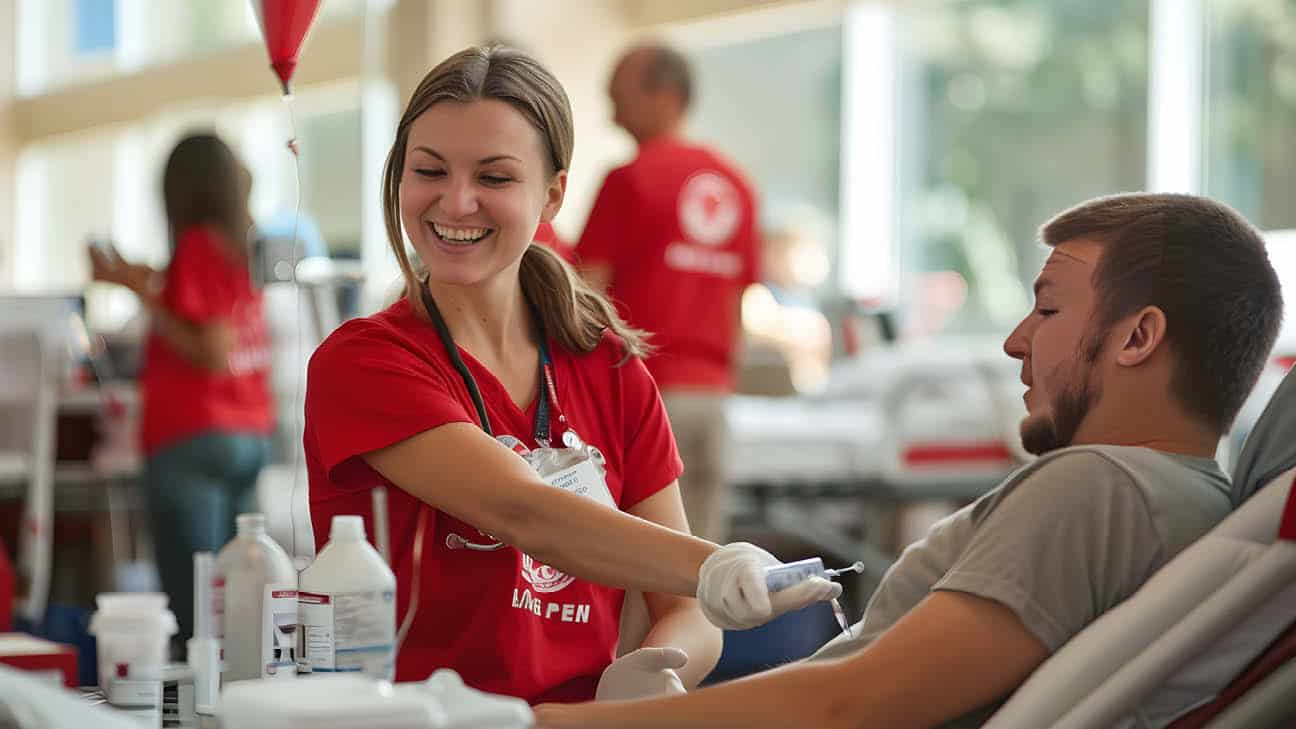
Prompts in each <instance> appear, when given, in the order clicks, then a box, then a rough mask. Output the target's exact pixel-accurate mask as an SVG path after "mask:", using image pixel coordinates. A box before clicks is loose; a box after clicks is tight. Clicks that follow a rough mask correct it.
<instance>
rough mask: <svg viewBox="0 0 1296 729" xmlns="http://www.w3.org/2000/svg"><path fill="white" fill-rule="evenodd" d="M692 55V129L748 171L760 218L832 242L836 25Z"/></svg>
mask: <svg viewBox="0 0 1296 729" xmlns="http://www.w3.org/2000/svg"><path fill="white" fill-rule="evenodd" d="M692 60H693V62H694V64H695V67H696V75H697V85H698V94H697V96H698V98H697V100H696V102H695V108H694V109H693V112H692V114H691V115H690V124H689V127H690V130H691V131H692V132H693V134H694V136H695V137H696V138H698V139H701V140H703V141H705V142H707V143H708V144H711V145H712V146H714V147H715V148H716V149H719V150H721V151H722V152H723V153H724V154H726V155H728V156H729V157H731V158H732V159H734V160H735V161H736V162H737V163H738V165H739V166H740V167H742V169H743V170H744V171H745V172H747V173H748V174H749V175H750V176H751V179H752V180H753V182H754V184H755V185H756V187H757V189H758V190H759V193H760V197H761V205H762V209H763V220H762V221H761V222H762V223H763V224H764V225H766V226H767V227H769V228H780V229H781V228H787V227H791V226H793V225H798V226H804V227H807V228H809V229H812V230H813V231H814V233H815V235H816V236H817V237H818V238H820V240H818V241H816V242H817V244H818V245H821V246H823V248H824V250H826V251H829V252H832V251H836V250H837V240H836V228H837V226H836V223H837V217H838V197H839V185H838V179H839V176H840V173H839V170H840V165H841V160H840V154H839V150H840V148H841V145H840V134H841V131H840V130H841V127H840V125H841V84H842V78H841V68H842V31H841V26H840V25H839V24H832V25H829V26H827V27H822V28H814V29H809V30H803V31H800V32H796V33H790V34H787V35H774V36H769V37H764V38H758V39H752V40H747V41H743V42H740V43H736V44H732V45H725V46H718V47H710V48H701V49H698V50H696V51H694V53H693V54H692ZM757 69H759V71H757ZM794 218H795V219H794Z"/></svg>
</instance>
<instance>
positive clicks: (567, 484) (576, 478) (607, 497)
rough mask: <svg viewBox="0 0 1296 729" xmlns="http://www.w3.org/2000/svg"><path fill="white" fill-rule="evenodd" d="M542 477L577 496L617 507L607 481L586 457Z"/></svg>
mask: <svg viewBox="0 0 1296 729" xmlns="http://www.w3.org/2000/svg"><path fill="white" fill-rule="evenodd" d="M542 478H544V480H545V483H547V484H549V485H550V486H557V487H558V488H560V489H562V490H563V491H570V492H571V493H573V494H576V495H577V496H584V497H586V498H590V499H594V500H595V501H597V502H599V503H600V504H602V505H604V506H607V507H610V508H613V509H615V508H617V505H616V502H615V501H613V500H612V493H611V492H610V491H608V487H607V483H606V482H605V481H604V480H603V477H602V476H600V475H599V472H598V469H597V468H595V466H594V462H593V461H591V460H589V459H588V458H586V459H583V460H581V461H578V462H576V463H574V464H572V465H570V466H568V467H566V468H564V469H562V470H561V471H556V472H554V473H550V474H547V475H545V476H543V477H542Z"/></svg>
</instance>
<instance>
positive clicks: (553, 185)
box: [540, 170, 567, 223]
mask: <svg viewBox="0 0 1296 729" xmlns="http://www.w3.org/2000/svg"><path fill="white" fill-rule="evenodd" d="M566 196H567V170H558V171H557V172H555V173H554V174H553V176H552V177H550V178H549V182H548V183H547V185H546V186H545V204H544V208H542V209H541V210H540V220H541V222H544V223H548V222H552V221H553V219H554V217H555V216H557V215H558V211H559V210H561V209H562V204H563V199H564V198H565V197H566Z"/></svg>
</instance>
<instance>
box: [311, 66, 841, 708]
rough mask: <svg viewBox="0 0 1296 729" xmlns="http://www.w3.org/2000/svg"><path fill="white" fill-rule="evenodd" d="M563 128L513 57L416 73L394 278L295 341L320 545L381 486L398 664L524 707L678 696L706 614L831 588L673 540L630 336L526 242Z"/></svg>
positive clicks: (757, 613) (666, 485)
mask: <svg viewBox="0 0 1296 729" xmlns="http://www.w3.org/2000/svg"><path fill="white" fill-rule="evenodd" d="M572 146H573V135H572V123H571V110H570V106H569V104H568V101H567V97H566V94H565V92H564V91H563V89H562V87H561V85H560V84H559V83H558V81H557V80H556V79H555V78H554V77H553V76H552V75H551V74H550V73H549V72H548V71H547V70H546V69H544V68H543V67H542V66H541V65H540V64H539V63H537V62H536V61H535V60H534V59H532V58H531V57H529V56H527V55H525V54H523V53H521V52H519V51H515V50H511V49H507V48H501V47H489V48H469V49H467V50H465V51H462V52H460V53H458V54H456V55H455V56H452V57H451V58H449V59H448V60H446V61H445V62H443V63H442V64H441V65H439V66H437V67H436V68H435V69H433V70H432V71H431V72H430V73H429V74H428V75H427V77H426V78H424V79H423V81H422V83H421V84H420V85H419V87H418V89H417V90H415V92H414V95H413V97H412V98H411V99H410V103H409V106H408V108H407V109H406V110H405V113H404V115H403V116H402V118H401V121H400V125H399V128H398V130H397V135H396V140H395V142H394V144H393V145H392V149H391V152H390V154H389V156H388V159H387V169H386V173H385V182H384V189H383V203H384V213H385V216H386V223H387V232H388V237H389V240H390V241H391V245H392V250H393V252H394V253H395V254H396V257H397V260H398V261H399V263H400V265H401V268H402V270H403V272H404V275H405V282H406V284H407V286H406V289H407V290H406V295H405V296H404V297H403V298H402V299H401V300H400V301H398V302H397V303H395V304H394V305H392V306H391V307H389V308H387V309H386V310H384V311H382V312H379V313H378V314H376V315H374V316H371V317H366V318H362V319H357V320H353V321H351V322H348V323H347V324H345V325H343V326H342V327H341V328H339V329H338V331H337V332H335V333H334V334H333V335H332V336H330V337H329V338H328V340H327V341H325V342H324V344H323V345H321V346H320V348H319V350H318V351H317V352H316V353H315V355H314V357H313V358H312V360H311V364H310V370H309V375H308V384H307V394H306V433H305V449H306V456H307V465H308V468H309V471H310V489H311V516H312V521H313V524H314V528H315V533H316V539H317V542H320V543H322V542H323V541H324V538H325V537H326V534H327V530H328V526H329V524H330V522H331V519H332V517H333V516H334V515H335V514H363V515H367V516H371V513H370V508H371V507H370V496H369V492H370V490H371V489H373V488H374V487H376V486H380V485H387V486H391V487H392V488H391V489H390V490H391V494H392V495H391V499H390V503H391V506H390V517H389V518H390V523H391V547H392V555H393V557H392V561H393V564H392V567H393V570H394V571H395V573H396V576H397V616H398V618H399V620H400V621H401V622H402V623H404V624H405V625H407V626H408V627H407V633H406V634H405V635H404V638H403V643H402V645H401V648H400V651H399V654H398V657H397V662H396V678H397V679H398V680H417V679H422V678H424V677H426V676H427V675H428V674H430V673H431V672H432V671H433V670H434V669H436V668H440V667H450V668H453V669H455V670H457V671H458V672H459V673H460V674H461V675H462V676H463V678H464V680H465V681H466V682H467V683H468V684H469V685H471V686H474V687H476V688H479V689H483V690H486V691H491V692H494V693H502V694H510V695H514V696H519V697H522V698H524V699H527V700H528V701H531V702H539V701H576V700H586V699H591V698H595V697H596V696H597V697H599V698H631V697H636V696H646V695H652V694H659V693H665V692H679V691H682V690H683V687H685V686H693V685H695V684H696V683H697V682H698V681H700V680H701V679H702V678H703V677H704V676H705V675H706V673H707V672H708V671H709V670H710V669H711V667H712V666H713V665H714V664H715V661H716V659H717V657H718V655H719V652H720V633H719V631H718V630H716V629H715V628H714V627H713V626H712V625H711V623H714V624H716V625H720V626H722V627H730V628H741V627H751V626H753V625H756V624H759V623H761V622H764V621H766V620H769V619H770V618H772V617H773V616H775V615H777V614H780V613H782V612H786V611H788V610H791V609H796V608H799V607H803V606H805V605H808V604H810V603H811V602H814V601H817V600H822V599H826V598H830V597H832V596H833V595H835V591H836V590H837V588H836V586H834V585H831V584H829V583H827V582H824V581H822V580H817V581H811V582H807V583H804V584H803V585H802V586H801V587H800V588H797V589H793V590H787V591H784V592H780V593H777V594H776V595H773V596H771V595H770V594H769V593H768V591H767V590H766V589H765V584H764V579H763V569H764V567H766V566H768V565H770V564H776V563H777V561H776V560H775V559H774V558H773V557H771V556H770V555H769V554H768V553H766V552H764V551H763V550H760V549H758V548H756V547H753V546H751V545H747V544H730V545H726V546H724V547H717V546H716V545H714V544H712V543H710V542H707V541H704V540H701V539H696V538H694V537H691V536H688V523H687V521H686V519H685V516H684V511H683V507H682V506H681V502H680V494H679V487H678V484H677V479H678V477H679V475H680V472H681V464H680V459H679V455H678V453H677V451H676V446H675V440H674V437H673V436H672V434H671V431H670V426H669V424H668V422H667V420H666V416H665V413H664V411H663V408H662V404H661V398H660V397H659V395H658V393H657V389H656V386H655V385H654V384H653V381H652V379H651V377H650V376H649V375H648V373H647V371H646V369H645V368H644V365H643V363H642V361H641V360H640V356H641V355H642V354H643V353H644V351H645V347H644V344H643V340H642V337H643V334H642V333H641V332H638V331H636V330H633V329H631V328H629V327H627V326H626V325H625V324H624V323H623V322H622V321H621V320H620V319H619V318H618V317H617V315H616V313H615V311H614V309H613V308H612V307H611V306H610V305H609V304H608V302H607V301H606V300H605V299H604V298H603V297H602V296H600V295H599V294H597V293H595V292H594V291H592V290H591V289H589V288H588V287H587V286H585V285H584V284H583V283H582V282H581V281H580V279H579V278H578V277H577V276H576V275H575V274H574V272H573V271H572V269H571V268H570V267H569V266H567V264H565V263H564V262H563V261H562V260H561V259H560V258H559V257H558V256H557V255H556V254H554V253H553V252H552V251H550V250H549V249H547V248H546V247H544V246H542V245H539V244H535V243H533V240H534V234H535V231H536V228H537V226H538V225H539V224H540V223H541V222H548V221H550V220H552V218H553V216H554V215H555V214H556V213H557V212H558V210H559V208H560V207H561V205H562V202H563V196H564V193H565V190H566V181H567V168H568V166H569V163H570V160H571V154H572ZM402 230H403V235H402ZM406 239H408V242H409V244H410V246H412V248H413V250H414V252H415V253H416V254H417V261H412V260H411V258H410V257H409V256H408V255H407V253H406V245H405V241H406ZM609 507H611V508H609ZM371 533H372V532H371ZM624 589H637V590H642V591H644V593H645V600H646V603H647V605H648V608H649V613H650V616H651V620H652V626H651V630H650V631H649V633H648V635H647V637H646V638H645V639H644V640H643V642H642V645H641V647H640V648H639V649H638V650H635V651H632V652H631V653H629V654H627V655H626V656H624V657H622V658H620V659H617V660H615V661H614V658H615V656H614V652H615V649H616V645H617V640H618V622H619V618H620V614H621V607H622V601H623V598H624V592H623V590H624ZM695 594H696V595H697V596H698V598H699V599H698V600H694V599H692V597H693V596H694V595H695ZM708 619H709V622H708Z"/></svg>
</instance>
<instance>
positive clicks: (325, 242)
mask: <svg viewBox="0 0 1296 729" xmlns="http://www.w3.org/2000/svg"><path fill="white" fill-rule="evenodd" d="M296 96H297V98H296V99H295V101H294V106H295V114H296V127H297V136H296V138H297V144H298V149H299V150H300V157H299V158H298V159H297V160H294V158H293V157H292V155H291V154H290V153H289V151H288V149H287V141H288V139H289V138H290V136H292V123H291V118H290V116H289V110H288V109H287V108H286V107H285V105H284V103H283V102H282V101H281V100H280V99H278V98H273V97H270V98H265V99H263V100H258V101H251V102H245V103H239V104H233V105H227V106H206V107H204V106H197V107H192V106H189V107H185V108H177V109H176V110H174V111H171V112H168V113H164V114H160V115H158V116H156V117H154V118H150V119H147V120H143V121H140V122H137V123H134V124H131V125H129V126H127V127H123V128H119V129H115V130H111V131H97V132H87V133H85V134H80V135H76V136H74V137H67V138H60V139H57V140H55V141H50V142H42V143H38V144H34V145H29V146H28V147H27V148H25V149H24V150H23V152H22V154H21V156H20V157H19V160H18V165H17V180H16V183H17V184H16V185H15V189H16V191H17V195H16V202H17V205H16V221H15V240H17V241H19V243H20V244H19V245H17V246H15V249H14V272H15V275H14V288H15V289H17V290H20V291H25V292H33V293H36V292H40V293H48V292H70V291H76V290H79V289H80V288H81V287H82V286H83V285H85V283H86V281H87V280H88V278H89V267H88V262H87V259H86V255H85V253H84V247H85V243H86V240H87V238H89V237H91V236H108V237H111V238H112V239H113V240H114V241H115V243H116V245H117V247H118V249H119V250H120V251H121V252H122V254H123V255H124V256H126V257H127V258H129V259H131V260H135V261H142V262H146V263H149V264H151V265H154V266H164V265H166V263H167V262H168V260H169V259H170V241H169V240H168V232H167V228H166V220H165V215H164V213H163V208H162V202H161V198H160V195H161V192H160V191H161V185H160V180H161V175H162V169H163V167H164V165H165V163H166V158H167V155H168V154H169V153H170V150H171V148H172V146H173V145H174V144H175V142H176V141H178V140H179V138H180V137H181V136H182V135H183V134H185V133H186V132H188V131H192V130H203V129H208V130H210V129H214V130H216V132H217V133H219V134H220V135H221V136H222V138H224V139H225V140H226V141H227V142H228V143H229V144H230V145H231V146H232V147H233V148H234V150H235V151H236V153H237V154H238V155H239V157H240V158H241V159H242V160H243V161H244V163H245V164H247V165H248V167H249V169H250V170H251V171H252V175H253V180H254V183H253V189H252V197H251V200H250V206H251V210H252V214H253V217H254V218H255V219H256V220H257V222H258V223H259V224H260V225H261V226H262V227H263V229H273V233H274V234H275V235H281V236H284V237H290V236H291V233H290V232H288V231H291V230H293V224H292V221H293V220H294V218H295V216H296V214H297V213H298V212H299V211H300V220H301V221H302V225H301V226H300V227H298V228H297V232H298V236H299V240H302V241H303V243H305V244H306V246H307V249H308V251H309V252H311V253H329V254H332V255H338V256H344V257H356V256H358V254H359V242H360V238H361V233H360V231H361V224H362V211H361V208H362V206H363V203H364V195H363V191H362V190H361V184H362V180H363V174H362V170H361V169H360V156H361V152H360V150H361V139H360V111H359V104H360V98H359V84H358V83H340V84H335V85H332V86H328V87H316V88H313V89H309V90H305V91H300V92H298V93H297V95H296ZM298 166H300V170H299V169H298ZM299 174H300V201H299V197H298V189H299V187H298V181H299V178H298V175H299ZM315 244H318V246H316V247H313V248H312V246H315ZM87 295H88V297H89V298H90V302H89V304H90V305H89V307H88V311H87V314H88V315H89V317H90V319H91V321H90V324H91V326H92V327H93V328H96V329H112V328H115V327H116V326H117V325H120V324H121V323H122V322H123V321H125V320H126V319H127V318H129V317H130V316H131V315H132V314H134V312H135V311H136V309H137V306H136V302H135V300H134V297H132V296H131V295H130V294H129V293H127V292H125V291H124V290H121V289H119V288H117V287H113V286H92V287H91V289H90V290H89V291H88V294H87Z"/></svg>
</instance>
